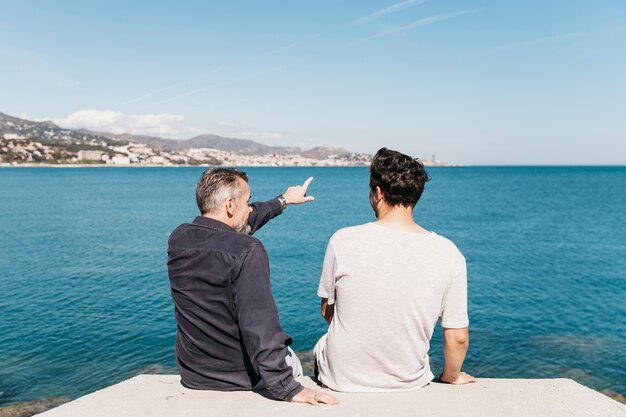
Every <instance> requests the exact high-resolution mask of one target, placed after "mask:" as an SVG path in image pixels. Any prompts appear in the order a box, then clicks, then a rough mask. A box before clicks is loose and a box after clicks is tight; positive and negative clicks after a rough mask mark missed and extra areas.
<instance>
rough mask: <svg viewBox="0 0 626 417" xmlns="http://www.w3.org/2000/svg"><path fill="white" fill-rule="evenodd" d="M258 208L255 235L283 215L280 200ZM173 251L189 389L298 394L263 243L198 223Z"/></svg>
mask: <svg viewBox="0 0 626 417" xmlns="http://www.w3.org/2000/svg"><path fill="white" fill-rule="evenodd" d="M252 207H253V211H252V213H250V217H249V220H248V223H249V224H250V226H251V233H254V232H255V231H257V230H258V229H259V228H261V227H262V226H263V225H264V224H265V223H267V222H268V221H269V220H270V219H272V218H274V217H276V216H277V215H279V214H280V213H282V205H281V203H280V201H279V200H278V199H274V200H270V201H268V202H265V203H253V204H252ZM168 244H169V248H168V252H167V253H168V261H167V267H168V272H169V277H170V285H171V290H172V298H173V300H174V314H175V316H176V322H177V324H178V331H177V334H176V364H177V366H178V370H179V372H180V376H181V379H182V383H183V385H184V386H186V387H188V388H193V389H214V390H223V391H235V390H251V389H261V388H264V387H266V388H267V389H268V390H269V392H270V393H271V394H272V395H274V396H275V397H276V398H279V399H282V400H284V399H291V397H293V396H294V395H296V394H297V393H298V392H300V391H301V390H302V389H303V388H302V386H301V385H300V384H299V383H298V382H297V381H296V380H295V379H294V378H293V376H292V369H291V367H289V366H287V364H286V363H285V357H286V355H287V346H288V345H290V344H291V343H292V339H291V337H289V336H288V335H287V334H285V333H284V332H283V329H282V327H281V325H280V323H279V321H278V311H277V308H276V303H275V302H274V297H273V295H272V287H271V284H270V270H269V259H268V257H267V253H266V252H265V249H264V248H263V245H262V244H261V242H260V241H259V240H257V239H256V238H254V237H252V236H250V235H248V234H245V233H240V232H237V231H235V230H234V229H232V228H231V227H229V226H228V225H226V224H224V223H222V222H220V221H217V220H214V219H209V218H207V217H203V216H198V217H196V218H195V219H194V221H193V223H190V224H183V225H180V226H178V227H177V228H176V229H175V230H174V231H173V232H172V234H171V235H170V238H169V242H168Z"/></svg>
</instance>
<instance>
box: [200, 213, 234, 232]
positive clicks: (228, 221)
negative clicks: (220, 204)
mask: <svg viewBox="0 0 626 417" xmlns="http://www.w3.org/2000/svg"><path fill="white" fill-rule="evenodd" d="M202 217H206V218H207V219H213V220H217V221H218V222H222V223H224V224H225V225H227V226H229V227H232V228H233V229H234V226H233V224H232V220H231V219H230V218H229V217H228V215H220V214H215V213H204V214H203V215H202Z"/></svg>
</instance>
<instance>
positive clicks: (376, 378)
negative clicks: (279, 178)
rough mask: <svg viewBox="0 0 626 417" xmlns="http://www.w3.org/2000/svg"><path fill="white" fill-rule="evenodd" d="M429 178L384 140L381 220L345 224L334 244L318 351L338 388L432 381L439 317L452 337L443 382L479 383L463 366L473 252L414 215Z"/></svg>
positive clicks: (375, 182)
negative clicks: (468, 255)
mask: <svg viewBox="0 0 626 417" xmlns="http://www.w3.org/2000/svg"><path fill="white" fill-rule="evenodd" d="M426 181H428V174H427V173H426V171H425V170H424V166H423V165H422V164H421V163H420V162H419V161H418V160H417V159H413V158H411V157H410V156H407V155H404V154H401V153H400V152H396V151H391V150H389V149H386V148H382V149H381V150H379V151H378V153H377V154H376V155H375V156H374V159H373V160H372V164H371V167H370V195H369V199H370V203H371V206H372V208H373V209H374V213H375V214H376V218H377V221H376V222H372V223H367V224H364V225H360V226H355V227H348V228H345V229H342V230H339V231H338V232H337V233H335V234H334V235H333V237H332V238H331V239H330V242H329V243H328V249H327V251H326V258H325V260H324V266H323V269H322V276H321V279H320V285H319V289H318V295H319V296H320V297H321V298H322V315H323V316H324V318H325V319H326V321H327V322H328V323H329V328H328V333H327V334H326V335H324V336H323V337H322V338H321V339H320V341H319V342H318V343H317V345H316V346H315V349H314V352H315V355H316V359H317V366H318V370H319V376H318V377H319V379H320V381H321V382H322V383H323V384H324V385H326V386H328V387H329V388H332V389H334V390H337V391H350V392H380V391H405V390H412V389H418V388H421V387H423V386H424V385H426V384H428V383H429V382H430V381H431V380H432V379H433V378H434V375H433V374H432V372H431V370H430V364H429V359H428V352H429V348H430V343H429V342H430V338H431V337H432V334H433V331H434V328H435V324H436V322H437V319H440V320H441V325H442V327H443V337H444V369H443V372H442V374H441V377H440V379H441V381H443V382H448V383H451V384H464V383H468V382H473V381H475V378H473V377H472V376H470V375H468V374H466V373H465V372H462V371H461V366H462V364H463V360H464V358H465V353H466V351H467V346H468V325H469V321H468V318H467V290H466V288H467V287H466V281H467V276H466V268H465V258H464V257H463V255H462V254H461V252H459V250H458V249H457V248H456V246H455V245H454V244H453V243H452V242H450V241H449V240H448V239H446V238H444V237H443V236H440V235H438V234H436V233H434V232H431V231H428V230H426V229H424V228H423V227H421V226H420V225H418V224H416V223H415V221H414V219H413V208H414V207H415V205H416V204H417V202H418V200H419V199H420V196H421V194H422V191H423V190H424V184H425V183H426Z"/></svg>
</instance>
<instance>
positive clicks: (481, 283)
mask: <svg viewBox="0 0 626 417" xmlns="http://www.w3.org/2000/svg"><path fill="white" fill-rule="evenodd" d="M203 169H205V168H202V167H177V168H2V169H0V231H1V233H0V291H1V296H0V406H3V405H8V404H13V403H19V402H27V401H34V400H39V399H42V398H50V397H68V398H77V397H79V396H82V395H84V394H87V393H89V392H93V391H95V390H98V389H101V388H104V387H107V386H109V385H111V384H115V383H117V382H120V381H122V380H124V379H127V378H129V377H132V376H134V375H137V374H141V373H175V372H176V368H175V359H174V341H175V334H176V323H175V320H174V314H173V305H172V301H171V297H170V288H169V281H168V277H167V267H166V261H167V254H166V250H167V239H168V236H169V234H170V232H171V231H172V230H173V229H174V228H175V227H176V226H178V225H179V224H181V223H185V222H190V221H192V220H193V218H194V217H195V216H196V215H197V211H198V210H197V207H196V202H195V194H194V191H195V185H196V182H197V180H198V179H199V177H200V175H201V173H202V171H203ZM244 170H245V171H246V172H247V173H248V174H249V176H250V186H251V189H252V198H253V200H267V199H270V198H273V197H275V196H276V195H277V194H280V193H282V192H283V191H284V190H285V189H286V188H287V187H288V186H291V185H296V184H301V183H302V182H303V181H304V180H305V179H306V178H308V177H309V176H313V177H314V180H313V183H312V184H311V186H310V188H309V195H313V196H314V197H315V201H314V202H312V203H308V204H304V205H300V206H289V207H288V208H287V210H286V211H285V212H284V213H283V214H282V215H280V216H279V217H277V218H275V219H274V220H272V221H271V222H270V223H268V224H267V225H266V226H265V227H264V228H263V229H261V230H260V231H258V232H257V234H256V235H255V236H256V237H258V238H259V239H260V240H261V241H262V242H263V244H264V245H265V248H266V250H267V252H268V254H269V257H270V264H271V279H272V286H273V291H274V296H275V299H276V302H277V305H278V309H279V314H280V319H281V322H282V325H283V327H284V329H285V331H286V332H287V333H289V334H290V335H291V336H292V337H293V338H294V341H295V343H294V346H293V347H294V349H295V350H296V351H301V352H307V351H310V349H311V348H312V347H313V346H314V344H315V342H316V341H317V340H318V338H319V337H320V336H322V334H324V332H325V328H326V325H325V323H324V321H323V319H322V318H321V316H320V314H319V304H320V300H319V298H318V297H317V296H316V289H317V284H318V280H319V276H320V272H321V266H322V261H323V257H324V252H325V249H326V245H327V242H328V239H329V238H330V237H331V236H332V234H333V233H334V232H335V231H336V230H338V229H340V228H343V227H347V226H352V225H358V224H362V223H366V222H370V221H373V220H375V217H374V213H373V211H372V209H371V208H370V206H369V202H368V192H369V189H368V180H369V173H368V169H367V168H366V167H346V168H322V167H308V168H305V167H297V168H244ZM428 171H429V173H430V175H431V177H432V179H431V181H430V182H428V184H427V186H426V190H425V192H424V194H423V196H422V199H421V200H420V202H419V203H418V205H417V206H416V210H415V219H416V221H417V222H418V223H419V224H420V225H422V226H423V227H425V228H427V229H429V230H433V231H435V232H437V233H438V234H440V235H443V236H446V237H447V238H449V239H451V240H452V241H453V242H454V243H455V244H456V245H457V246H458V247H459V249H460V250H461V251H462V252H463V254H464V255H465V257H466V259H467V266H468V290H469V316H470V322H471V324H470V335H471V336H470V337H471V342H470V348H469V352H468V355H467V359H466V362H465V365H464V369H465V370H466V371H467V372H469V373H471V374H473V375H475V376H477V377H479V378H572V379H574V380H576V381H578V382H580V383H581V384H584V385H586V386H589V387H591V388H594V389H597V390H608V391H611V392H614V393H620V394H626V167H432V168H428ZM375 261H376V260H375V259H372V262H375ZM381 279H387V280H389V281H390V285H392V284H391V283H392V281H393V276H389V277H381ZM372 303H373V305H375V303H376V300H372ZM381 314H384V309H383V310H382V311H381ZM402 339H403V335H401V334H398V335H397V340H390V341H389V343H401V341H402ZM431 362H432V367H433V370H434V372H435V373H437V372H440V370H441V367H442V337H441V331H440V329H439V328H438V329H437V330H436V331H435V336H434V338H433V340H432V343H431Z"/></svg>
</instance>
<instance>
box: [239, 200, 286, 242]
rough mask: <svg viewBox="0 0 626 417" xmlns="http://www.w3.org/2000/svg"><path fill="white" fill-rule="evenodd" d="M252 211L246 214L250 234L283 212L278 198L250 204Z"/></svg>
mask: <svg viewBox="0 0 626 417" xmlns="http://www.w3.org/2000/svg"><path fill="white" fill-rule="evenodd" d="M250 205H251V206H252V213H250V216H248V224H249V225H250V234H251V235H252V234H254V232H256V231H257V230H259V229H260V228H261V227H263V226H264V225H265V223H267V222H268V221H270V220H271V219H273V218H274V217H276V216H278V215H279V214H281V213H282V212H283V205H282V204H281V202H280V200H279V199H278V198H273V199H271V200H269V201H265V202H260V201H257V202H255V203H252V204H250Z"/></svg>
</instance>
